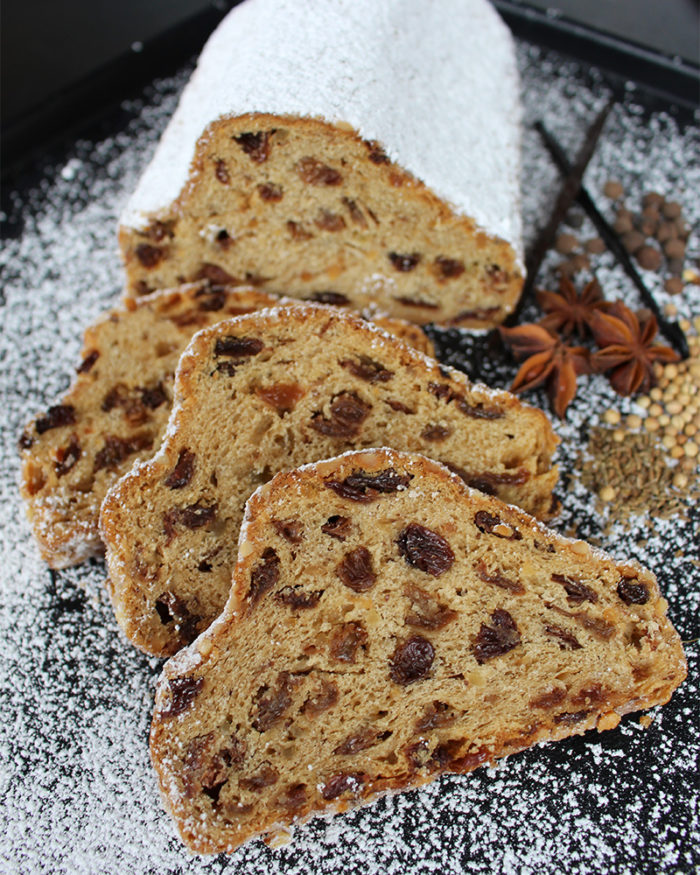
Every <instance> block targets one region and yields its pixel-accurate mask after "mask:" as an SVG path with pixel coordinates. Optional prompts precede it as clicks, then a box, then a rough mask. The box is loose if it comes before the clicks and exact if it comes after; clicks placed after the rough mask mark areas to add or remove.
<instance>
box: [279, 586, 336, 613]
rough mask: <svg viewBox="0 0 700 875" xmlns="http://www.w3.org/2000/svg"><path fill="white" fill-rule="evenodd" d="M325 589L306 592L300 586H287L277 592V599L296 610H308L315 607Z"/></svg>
mask: <svg viewBox="0 0 700 875" xmlns="http://www.w3.org/2000/svg"><path fill="white" fill-rule="evenodd" d="M323 593H324V590H322V589H317V590H316V591H315V592H304V590H303V589H300V587H298V586H285V587H283V588H282V589H281V590H279V591H278V592H276V593H275V596H274V598H275V601H277V602H281V603H282V604H283V605H287V607H289V608H293V609H294V610H302V611H303V610H306V609H307V608H315V607H316V605H317V604H318V602H319V599H320V598H321V596H322V595H323Z"/></svg>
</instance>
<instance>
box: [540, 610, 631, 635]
mask: <svg viewBox="0 0 700 875" xmlns="http://www.w3.org/2000/svg"><path fill="white" fill-rule="evenodd" d="M545 606H546V607H547V608H549V609H550V610H553V611H556V612H557V613H558V614H561V615H562V616H563V617H571V619H572V620H576V622H577V623H580V625H581V626H583V628H584V629H586V630H587V631H588V632H591V633H592V634H593V635H595V636H596V638H600V639H601V641H609V640H610V639H611V638H612V637H613V636H614V635H615V627H614V626H613V624H612V623H609V622H608V621H607V620H604V619H603V618H602V617H589V616H588V614H585V613H577V612H576V611H565V610H564V608H560V607H558V605H553V604H551V603H550V602H545Z"/></svg>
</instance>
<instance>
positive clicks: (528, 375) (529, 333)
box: [500, 322, 590, 419]
mask: <svg viewBox="0 0 700 875" xmlns="http://www.w3.org/2000/svg"><path fill="white" fill-rule="evenodd" d="M500 331H501V337H503V339H504V340H505V341H506V343H508V344H509V346H510V348H511V350H512V352H513V356H514V357H515V358H516V359H518V360H522V359H525V361H524V362H523V364H522V365H521V366H520V370H519V371H518V373H517V374H516V375H515V379H514V380H513V385H512V386H511V389H512V390H513V392H526V391H527V390H528V389H534V388H535V386H540V385H541V384H542V383H546V384H547V392H548V394H549V400H550V401H551V403H552V407H553V408H554V412H555V413H556V414H557V416H559V417H560V418H561V419H563V418H564V415H565V414H566V408H567V407H568V406H569V404H570V403H571V401H572V400H573V398H574V396H575V395H576V377H577V376H579V375H581V374H586V373H588V372H589V370H590V368H589V364H588V350H587V349H586V348H585V347H583V346H569V345H568V344H566V343H563V342H562V341H561V340H560V339H559V338H558V337H554V336H553V335H552V334H550V332H549V331H547V329H546V328H545V327H543V326H542V325H538V324H537V323H535V322H530V323H526V324H525V325H518V326H517V327H515V328H501V329H500Z"/></svg>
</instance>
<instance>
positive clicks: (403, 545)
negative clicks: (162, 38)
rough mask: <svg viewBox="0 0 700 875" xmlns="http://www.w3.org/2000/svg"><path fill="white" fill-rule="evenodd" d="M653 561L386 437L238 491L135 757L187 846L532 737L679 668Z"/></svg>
mask: <svg viewBox="0 0 700 875" xmlns="http://www.w3.org/2000/svg"><path fill="white" fill-rule="evenodd" d="M666 609H667V604H666V601H665V599H663V598H662V597H661V596H660V594H659V590H658V587H657V584H656V580H655V578H654V575H653V574H652V573H651V572H649V571H647V570H646V569H644V568H642V567H641V566H640V565H638V564H637V563H636V562H617V561H616V560H615V559H613V558H611V557H610V556H607V555H605V554H604V553H602V552H601V551H599V550H595V549H593V548H591V547H589V546H588V545H587V544H585V543H583V542H582V541H571V540H569V539H567V538H563V537H561V536H559V535H557V534H555V533H554V532H552V531H550V530H548V529H547V528H545V527H544V526H543V525H541V524H540V523H539V522H537V521H536V520H535V519H533V518H532V517H530V516H528V515H527V514H525V513H523V512H522V511H520V510H518V509H516V508H513V507H511V506H507V505H505V504H503V503H501V502H499V501H498V500H497V499H495V498H492V497H489V496H486V495H484V494H483V493H479V492H477V491H475V490H471V489H469V488H468V487H467V486H466V485H465V484H464V483H463V482H462V481H461V480H460V479H459V478H457V477H456V476H455V475H453V474H451V473H450V472H449V471H448V470H447V469H446V468H444V467H443V466H441V465H439V464H437V463H435V462H432V461H430V460H428V459H426V458H424V457H422V456H419V455H415V454H407V453H399V452H395V451H392V450H385V449H381V450H369V451H366V452H351V453H348V454H346V455H343V456H341V457H339V458H335V459H331V460H328V461H323V462H318V463H315V464H311V465H306V466H304V467H302V468H300V469H298V470H295V471H291V472H286V473H281V474H279V475H277V476H276V477H275V478H274V479H273V480H272V481H271V482H270V483H268V484H266V485H264V486H261V487H260V488H259V489H258V490H257V491H256V493H255V494H254V495H253V496H252V497H251V498H250V500H249V501H248V504H247V506H246V514H245V522H244V524H243V527H242V530H241V537H240V542H239V548H238V561H237V563H236V567H235V572H234V575H233V587H232V590H231V596H230V599H229V601H228V603H227V605H226V608H225V611H224V612H223V614H222V616H221V617H220V618H219V619H218V620H217V621H216V622H215V623H214V624H213V625H212V626H210V628H209V629H208V630H207V631H206V632H205V633H203V634H202V635H201V636H200V637H199V638H198V639H197V640H196V641H195V642H194V643H193V644H192V645H190V646H189V647H188V648H186V649H185V650H183V651H181V652H180V653H179V654H178V655H177V656H175V657H173V658H172V659H171V660H170V661H169V662H168V663H166V665H165V668H164V671H163V674H162V676H161V679H160V682H159V684H158V689H157V693H156V707H155V713H154V717H153V724H152V730H151V756H152V761H153V764H154V766H155V768H156V771H157V773H158V779H159V782H160V788H161V792H162V795H163V798H164V800H165V805H166V807H167V808H168V810H169V811H170V812H171V813H172V815H173V817H174V819H175V822H176V823H177V826H178V829H179V831H180V834H181V836H182V838H183V839H184V841H185V842H186V843H187V845H188V846H189V847H190V848H191V849H192V850H194V851H197V852H199V853H214V852H220V851H223V852H229V853H230V852H232V851H234V850H235V849H236V848H237V847H238V846H239V845H241V844H242V843H243V842H245V841H246V840H248V839H250V838H252V837H254V836H260V835H267V837H268V838H269V837H270V835H275V834H278V833H279V832H280V831H283V830H285V829H288V828H289V827H291V826H293V825H294V824H297V823H300V822H303V821H304V820H306V819H307V818H309V817H310V816H312V815H314V814H320V813H324V814H325V813H332V812H335V811H344V810H346V809H348V808H351V807H354V806H357V805H361V804H364V803H367V802H370V801H372V800H373V799H375V798H376V797H377V796H378V795H380V794H382V793H386V792H387V791H392V792H393V791H399V790H405V789H407V788H410V787H415V786H418V785H420V784H424V783H426V782H428V781H431V780H433V779H434V778H436V777H437V776H439V775H441V774H443V773H445V772H460V773H461V772H469V771H471V770H472V769H475V768H477V767H478V766H481V765H483V764H486V763H491V762H493V761H494V760H495V759H496V758H498V757H501V756H504V755H506V754H511V753H514V752H516V751H519V750H522V749H524V748H527V747H530V746H531V745H533V744H536V743H538V742H543V741H551V740H555V739H560V738H565V737H567V736H570V735H574V734H581V733H583V732H585V731H586V730H590V729H593V728H595V727H597V728H598V730H603V729H610V728H613V727H615V726H616V725H617V724H618V723H619V721H620V716H621V715H623V714H626V713H628V712H631V711H637V710H640V709H643V708H649V707H651V706H653V705H658V704H663V703H664V702H666V701H668V699H669V698H670V696H671V693H672V692H673V690H674V689H675V688H676V687H677V686H678V685H679V684H680V683H681V681H682V680H683V678H684V677H685V674H686V664H685V659H684V655H683V650H682V648H681V642H680V639H679V637H678V635H677V633H676V631H675V630H674V628H673V626H672V625H671V623H670V622H669V620H668V619H667V617H666Z"/></svg>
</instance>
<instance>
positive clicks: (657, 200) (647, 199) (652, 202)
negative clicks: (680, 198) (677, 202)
mask: <svg viewBox="0 0 700 875" xmlns="http://www.w3.org/2000/svg"><path fill="white" fill-rule="evenodd" d="M663 202H664V196H663V195H662V194H659V193H658V191H648V192H647V193H646V194H645V195H644V197H643V198H642V206H644V207H649V206H656V207H660V206H661V205H662V204H663Z"/></svg>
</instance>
